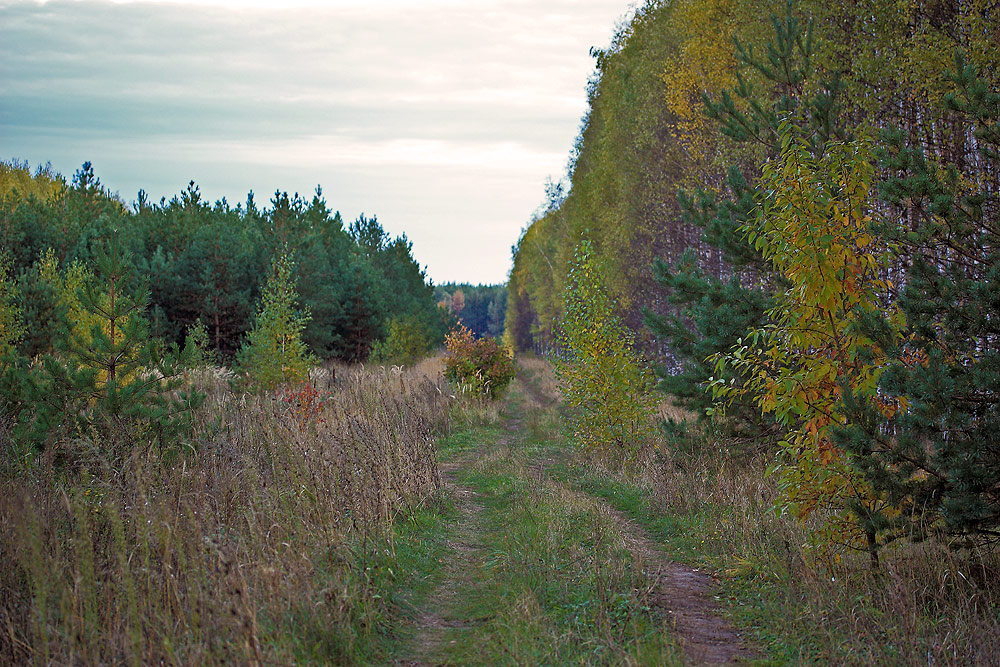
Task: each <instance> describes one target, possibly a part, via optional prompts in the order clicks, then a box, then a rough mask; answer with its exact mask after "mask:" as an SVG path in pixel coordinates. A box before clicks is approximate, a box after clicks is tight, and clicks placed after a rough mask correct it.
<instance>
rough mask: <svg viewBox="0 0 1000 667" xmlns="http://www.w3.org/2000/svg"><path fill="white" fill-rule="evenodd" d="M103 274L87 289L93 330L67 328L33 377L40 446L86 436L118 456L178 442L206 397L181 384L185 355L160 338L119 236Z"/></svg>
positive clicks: (32, 431) (104, 250)
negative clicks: (152, 326) (156, 336)
mask: <svg viewBox="0 0 1000 667" xmlns="http://www.w3.org/2000/svg"><path fill="white" fill-rule="evenodd" d="M96 256H97V273H96V276H97V280H96V281H95V282H92V283H88V284H86V285H85V287H84V288H83V289H81V290H80V291H79V299H80V304H81V306H82V309H83V312H84V313H85V314H86V316H87V317H86V320H87V322H88V323H89V325H90V326H89V328H86V327H84V328H81V327H79V326H77V327H72V324H73V323H69V325H70V326H71V327H72V328H69V327H65V328H64V330H63V332H62V334H63V335H62V339H61V340H60V341H58V342H57V352H56V353H55V354H50V355H47V356H46V357H45V358H44V360H43V364H42V368H41V370H40V371H39V372H37V373H33V374H31V375H30V376H28V377H27V378H25V379H26V384H27V392H28V395H29V397H30V399H31V401H30V403H31V404H32V405H33V407H34V414H33V418H32V419H30V420H28V423H29V424H30V428H29V430H28V432H27V433H26V436H27V437H28V438H30V439H31V440H32V441H33V442H34V443H35V445H36V447H40V448H44V447H45V446H46V445H48V444H51V443H54V442H58V441H60V440H62V439H65V438H67V437H74V438H75V437H85V438H89V439H91V440H92V442H93V444H94V445H95V446H96V447H97V448H98V449H99V450H101V451H102V452H103V453H105V454H107V455H110V457H111V459H112V460H113V459H114V458H116V456H117V455H120V454H123V453H124V452H125V451H127V450H128V449H130V448H132V447H134V446H141V445H143V444H155V445H157V446H158V447H159V448H160V449H161V450H163V449H166V448H168V447H171V446H173V445H176V444H177V438H178V436H179V435H180V434H181V433H182V432H183V431H184V429H185V427H186V426H187V425H188V424H189V417H190V411H191V410H192V409H193V408H194V407H196V406H197V404H198V403H199V402H200V396H198V395H197V394H196V393H194V392H187V391H183V390H182V389H181V386H180V385H181V375H182V372H183V369H184V368H185V363H184V362H185V359H186V357H185V355H184V353H182V352H180V351H178V350H177V348H176V347H173V348H170V349H164V347H163V346H162V345H161V344H158V343H157V341H155V340H154V339H152V337H151V336H150V333H149V324H148V323H147V321H146V319H145V311H146V306H147V304H148V301H149V296H148V291H147V290H146V288H145V286H144V285H140V284H137V283H136V282H135V280H134V278H133V276H132V270H131V266H130V263H129V257H128V255H127V254H126V253H125V252H124V251H123V250H122V248H121V245H120V244H119V242H118V236H117V234H116V235H114V236H113V237H112V239H111V242H110V243H109V244H107V246H106V247H101V248H99V249H98V251H97V254H96Z"/></svg>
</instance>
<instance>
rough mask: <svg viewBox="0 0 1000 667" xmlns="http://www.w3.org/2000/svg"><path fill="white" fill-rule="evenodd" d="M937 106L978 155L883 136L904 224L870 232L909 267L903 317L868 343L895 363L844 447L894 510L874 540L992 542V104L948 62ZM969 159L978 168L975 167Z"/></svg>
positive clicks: (996, 505) (887, 192) (970, 77)
mask: <svg viewBox="0 0 1000 667" xmlns="http://www.w3.org/2000/svg"><path fill="white" fill-rule="evenodd" d="M947 78H948V79H949V80H950V81H951V82H952V83H953V84H954V87H955V91H954V92H953V93H952V94H950V95H948V96H947V97H946V98H945V103H946V105H947V107H948V108H949V109H950V110H951V112H952V113H954V114H955V118H954V120H955V121H956V126H957V127H965V128H966V129H967V130H968V131H969V134H970V136H971V137H973V138H974V141H973V142H971V143H972V145H973V146H974V148H975V158H974V159H972V160H970V159H968V157H969V156H966V155H960V156H958V158H957V159H955V160H953V161H943V160H935V159H934V158H933V157H931V156H928V155H927V154H926V153H925V151H924V149H923V148H922V147H920V146H915V145H912V144H910V143H909V142H908V141H907V138H906V135H905V134H904V133H903V132H901V131H894V132H889V133H887V135H886V137H885V146H886V147H887V148H886V150H885V151H884V153H883V155H882V167H883V168H884V169H885V170H886V173H887V174H888V178H887V179H886V180H885V182H884V183H883V184H882V186H881V188H880V194H881V196H882V198H883V200H884V201H885V202H886V203H888V204H889V205H890V206H891V207H892V210H894V211H895V212H898V213H899V214H900V216H899V218H898V220H905V217H904V215H905V214H909V216H910V217H911V219H914V220H915V224H913V226H912V227H910V228H909V229H907V228H906V227H904V226H902V225H900V224H899V223H898V222H897V223H896V224H891V225H885V226H883V227H882V228H881V229H880V230H879V231H880V232H881V233H883V234H885V235H886V236H888V237H889V238H891V239H892V240H893V241H894V242H895V243H896V244H898V246H899V247H900V248H901V249H902V250H903V251H904V253H905V254H906V255H908V256H909V257H911V259H912V264H911V266H910V268H909V270H908V272H907V275H906V284H905V287H904V289H903V291H902V294H901V296H900V297H899V307H900V309H901V310H902V312H903V314H904V315H905V318H906V328H905V330H904V332H903V333H904V335H903V336H902V337H898V336H895V335H894V331H893V328H892V327H891V326H890V325H889V323H888V322H887V321H886V320H884V319H882V318H876V317H872V318H868V320H867V322H866V325H865V328H866V330H867V331H866V333H867V334H868V335H869V336H870V337H871V338H872V339H874V340H876V341H878V342H879V343H880V344H881V345H882V346H883V347H884V348H885V349H886V351H887V352H888V354H889V355H890V357H891V362H890V364H889V366H888V368H887V369H886V371H885V373H884V374H883V376H882V381H881V384H880V387H879V390H878V391H877V392H869V393H867V394H861V393H860V392H859V393H857V394H850V393H848V394H847V395H846V404H847V411H848V413H849V414H850V416H851V417H852V422H853V425H852V426H850V427H847V428H844V429H841V430H840V432H839V434H838V436H839V437H838V439H839V444H841V446H842V447H844V448H845V449H847V450H849V451H850V452H851V453H852V455H853V459H854V461H855V465H856V466H857V467H858V468H859V470H860V471H861V473H862V474H863V475H864V476H865V477H866V478H867V479H868V480H869V481H870V483H871V484H872V486H873V487H874V488H875V489H876V490H877V491H879V492H880V493H882V494H884V495H885V497H886V499H887V500H888V501H889V504H890V509H889V510H888V511H886V512H883V513H882V514H881V515H880V516H879V517H878V522H877V523H878V526H879V532H880V536H881V539H882V540H883V541H887V540H889V539H892V538H893V537H895V536H900V535H907V536H912V537H915V538H919V537H922V536H924V535H926V534H928V533H939V534H940V533H942V532H943V533H944V534H946V535H950V536H953V537H960V538H962V537H964V538H971V539H977V538H984V537H985V538H988V539H991V540H996V539H998V538H1000V194H998V190H1000V188H998V185H997V174H998V173H1000V93H998V91H997V90H996V89H990V87H989V86H988V85H987V84H986V83H985V81H983V79H982V78H980V77H979V76H978V73H977V71H976V69H975V67H974V66H972V65H967V64H965V63H964V62H963V60H962V59H961V57H957V58H956V69H955V71H953V72H949V73H948V74H947ZM977 162H978V163H977Z"/></svg>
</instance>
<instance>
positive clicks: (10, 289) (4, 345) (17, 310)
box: [0, 255, 24, 370]
mask: <svg viewBox="0 0 1000 667" xmlns="http://www.w3.org/2000/svg"><path fill="white" fill-rule="evenodd" d="M10 273H11V272H10V260H9V259H8V258H7V257H6V256H5V255H0V364H3V361H2V359H3V358H5V357H7V356H9V355H10V354H12V353H13V352H14V350H15V349H16V348H17V345H18V343H20V342H21V339H22V338H23V337H24V322H23V313H22V308H21V304H20V299H21V295H20V292H19V290H18V289H17V285H16V284H15V283H14V280H13V277H12V276H11V275H10ZM0 370H2V366H0Z"/></svg>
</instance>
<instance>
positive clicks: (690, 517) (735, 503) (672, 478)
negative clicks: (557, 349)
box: [521, 360, 1000, 665]
mask: <svg viewBox="0 0 1000 667" xmlns="http://www.w3.org/2000/svg"><path fill="white" fill-rule="evenodd" d="M521 371H522V375H521V377H522V379H525V380H527V381H528V383H529V384H530V385H531V386H528V387H527V391H528V395H529V397H530V398H531V399H532V402H533V403H534V404H535V405H536V406H538V407H543V408H544V407H545V406H552V405H553V404H554V403H555V401H556V400H557V398H558V389H557V386H556V385H555V384H554V379H553V377H552V373H551V370H550V368H549V367H548V364H547V362H545V361H544V360H532V361H530V362H528V363H527V364H526V360H522V361H521ZM657 413H658V417H659V418H660V419H661V421H667V420H668V419H673V420H674V421H675V422H677V423H679V424H681V425H682V426H680V427H674V428H673V429H668V430H667V431H664V432H662V434H661V437H660V439H659V440H658V441H657V442H656V443H654V446H652V447H650V448H648V449H646V450H645V451H643V452H642V455H641V456H639V457H636V458H635V459H634V464H633V465H622V463H621V458H620V457H619V458H618V459H614V458H610V457H601V456H594V455H586V456H585V455H584V454H583V453H581V452H575V456H574V459H575V461H576V463H575V465H574V468H575V470H576V475H577V476H578V477H577V480H578V482H580V484H581V487H582V488H585V489H587V490H589V491H592V492H595V493H598V494H601V495H604V496H605V497H607V498H608V500H609V501H611V502H612V503H613V504H615V505H617V506H618V507H619V509H623V510H626V511H628V512H629V513H630V514H632V515H633V517H634V518H636V519H637V520H639V521H640V522H641V523H643V524H644V525H645V526H647V528H648V529H649V530H650V531H651V534H652V535H655V536H658V537H660V538H661V539H663V540H664V542H665V543H666V545H667V547H668V548H669V550H670V552H671V553H672V554H673V555H674V556H675V557H676V558H678V559H682V560H686V561H689V562H691V563H693V564H700V565H706V566H708V567H709V568H710V569H713V570H715V571H717V572H719V573H720V575H721V578H722V581H723V582H725V592H726V593H727V594H728V595H729V596H731V599H730V605H729V608H730V610H731V613H732V614H733V616H734V617H735V618H736V619H737V620H738V621H739V622H740V623H741V624H742V625H743V627H744V628H746V629H747V631H748V632H749V633H750V634H751V635H756V636H757V637H758V638H759V641H760V644H761V648H762V653H763V654H764V655H768V656H771V657H773V659H774V662H775V663H776V664H823V665H826V664H837V665H896V664H898V665H998V664H1000V552H998V550H997V548H996V547H993V548H989V547H983V548H981V549H979V550H976V551H970V550H967V549H953V548H949V545H947V544H945V543H943V542H941V541H933V540H928V541H926V542H923V543H918V544H914V543H909V542H906V541H902V540H901V541H899V542H897V543H894V544H892V545H890V546H889V547H887V548H886V549H885V551H884V552H883V554H882V567H881V569H880V570H878V571H872V569H871V567H870V561H869V558H868V555H867V554H866V553H861V552H850V551H843V550H841V551H839V552H835V553H831V552H829V551H828V550H826V549H822V548H817V546H816V545H815V544H814V543H813V541H812V540H811V537H810V530H811V529H812V528H815V527H817V526H818V525H819V524H820V523H821V522H822V517H813V519H812V521H811V522H802V521H799V520H798V519H796V518H795V517H793V516H791V515H790V514H788V513H782V512H780V511H776V509H775V507H776V506H777V505H779V502H778V501H779V495H780V492H779V489H778V487H777V479H776V478H775V477H774V476H770V475H769V474H768V468H769V467H770V465H771V464H772V462H773V451H771V452H769V451H768V450H767V449H766V448H763V447H761V446H758V445H756V444H753V445H752V446H748V445H747V442H745V441H742V440H741V441H732V440H729V439H727V438H726V437H725V436H720V435H718V434H716V433H713V432H712V431H711V424H707V425H699V424H698V420H697V418H696V415H693V414H690V413H687V412H685V411H684V410H683V409H680V408H678V407H677V406H675V405H673V404H672V403H671V402H670V401H669V400H665V401H663V402H662V403H661V404H660V405H659V406H658V409H657ZM550 433H551V431H550Z"/></svg>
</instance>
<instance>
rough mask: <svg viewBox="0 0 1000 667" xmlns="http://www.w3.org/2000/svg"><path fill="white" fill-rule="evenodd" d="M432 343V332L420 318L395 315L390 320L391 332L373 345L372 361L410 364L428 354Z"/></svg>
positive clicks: (401, 364)
mask: <svg viewBox="0 0 1000 667" xmlns="http://www.w3.org/2000/svg"><path fill="white" fill-rule="evenodd" d="M431 345H432V342H431V334H430V332H429V331H428V330H427V326H426V325H425V324H424V323H423V322H421V321H420V319H419V318H417V317H414V316H413V315H407V316H403V317H394V318H392V319H391V320H390V321H389V333H388V334H386V336H385V338H383V339H382V340H379V341H377V342H376V343H375V345H373V346H372V352H371V361H373V362H374V363H377V364H397V365H400V366H410V365H412V364H413V363H414V362H416V361H417V360H418V359H420V358H421V357H422V356H424V355H425V354H427V352H428V351H429V350H430V349H431Z"/></svg>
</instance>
